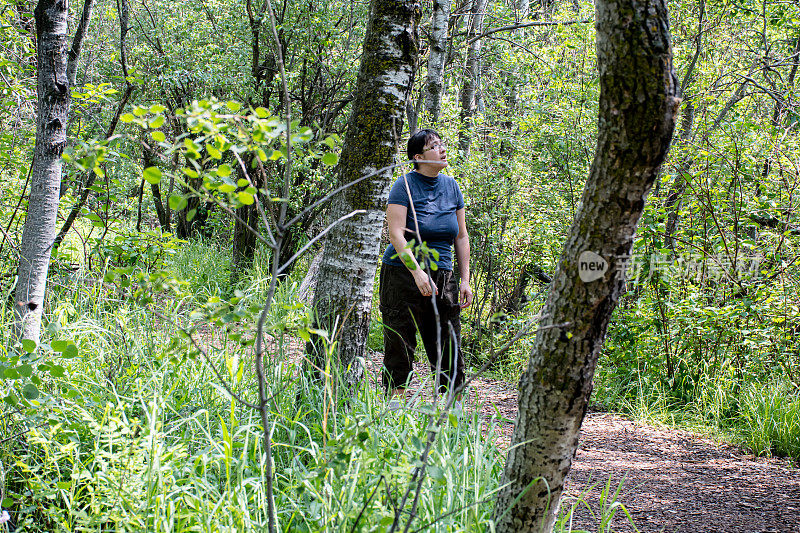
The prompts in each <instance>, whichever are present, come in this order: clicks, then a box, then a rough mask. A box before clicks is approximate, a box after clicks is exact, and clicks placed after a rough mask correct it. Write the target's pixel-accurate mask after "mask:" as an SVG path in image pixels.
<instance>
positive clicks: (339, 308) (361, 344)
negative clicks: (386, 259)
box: [314, 0, 420, 384]
mask: <svg viewBox="0 0 800 533" xmlns="http://www.w3.org/2000/svg"><path fill="white" fill-rule="evenodd" d="M419 16H420V7H419V4H418V3H416V1H414V0H372V5H371V8H370V20H369V24H368V26H367V32H366V37H365V40H364V51H363V54H362V57H361V66H360V69H359V74H358V82H357V87H356V95H355V99H354V102H353V111H352V115H351V116H350V120H349V122H348V126H347V133H346V135H345V141H344V147H343V149H342V158H341V161H340V162H339V166H338V167H337V173H338V175H339V182H340V184H345V183H349V182H350V181H352V180H354V179H356V178H359V177H362V176H365V175H368V174H371V173H373V172H375V170H376V169H380V168H383V167H386V166H389V165H391V164H392V163H393V162H394V160H395V157H396V155H397V152H398V148H399V143H400V134H401V131H402V126H403V117H404V112H405V105H406V101H407V99H408V94H409V92H410V91H411V87H412V85H413V81H414V66H415V64H416V56H417V53H418V52H417V23H418V21H419ZM391 179H392V171H385V172H381V173H380V174H376V175H374V176H372V177H370V178H367V179H365V180H364V181H362V182H360V183H359V184H357V185H355V186H353V187H351V188H349V189H346V190H345V191H344V192H342V193H340V194H339V195H338V196H337V197H336V200H335V202H334V205H333V209H332V211H333V217H332V219H333V220H336V219H337V218H339V217H340V216H342V215H345V214H347V213H350V212H352V211H355V210H364V211H366V213H365V214H363V215H359V216H356V217H352V218H350V219H348V220H346V221H344V222H342V223H340V224H339V225H338V226H336V228H335V229H333V230H332V231H331V232H330V233H329V234H328V237H327V239H326V241H325V253H324V256H323V260H322V265H321V266H320V271H319V278H318V280H317V285H316V288H315V291H314V313H315V318H316V321H317V324H318V326H319V327H321V328H323V329H326V330H328V331H329V332H331V333H337V334H338V335H339V337H338V348H339V357H340V359H341V361H342V363H343V365H344V366H345V367H348V366H349V368H350V370H349V371H348V374H347V376H346V380H347V381H348V383H351V384H353V383H356V382H358V381H359V380H360V379H361V376H362V373H363V369H362V367H361V364H360V358H362V357H363V355H364V349H365V347H366V340H367V336H368V333H369V317H370V307H371V302H372V287H373V280H374V278H375V270H376V268H377V262H378V257H379V246H380V234H381V228H382V225H383V218H384V209H385V208H386V198H387V196H388V192H389V187H390V185H391ZM339 331H340V333H339ZM351 363H355V364H351Z"/></svg>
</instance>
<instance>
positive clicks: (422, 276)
mask: <svg viewBox="0 0 800 533" xmlns="http://www.w3.org/2000/svg"><path fill="white" fill-rule="evenodd" d="M412 274H413V276H414V282H415V283H416V284H417V288H418V289H419V292H420V294H422V295H423V296H431V294H432V293H431V290H433V291H435V292H438V291H437V290H436V285H433V289H431V282H430V280H429V278H428V273H427V272H425V271H424V270H422V269H421V268H418V269H416V270H414V271H412Z"/></svg>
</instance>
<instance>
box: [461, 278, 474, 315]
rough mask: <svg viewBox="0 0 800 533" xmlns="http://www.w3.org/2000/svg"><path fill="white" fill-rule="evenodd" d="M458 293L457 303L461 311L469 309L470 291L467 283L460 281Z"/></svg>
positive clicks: (470, 301)
mask: <svg viewBox="0 0 800 533" xmlns="http://www.w3.org/2000/svg"><path fill="white" fill-rule="evenodd" d="M458 292H459V299H458V303H459V305H460V306H461V309H464V308H465V307H469V305H470V304H471V303H472V289H470V287H469V283H467V282H466V281H462V282H461V286H460V287H459V288H458Z"/></svg>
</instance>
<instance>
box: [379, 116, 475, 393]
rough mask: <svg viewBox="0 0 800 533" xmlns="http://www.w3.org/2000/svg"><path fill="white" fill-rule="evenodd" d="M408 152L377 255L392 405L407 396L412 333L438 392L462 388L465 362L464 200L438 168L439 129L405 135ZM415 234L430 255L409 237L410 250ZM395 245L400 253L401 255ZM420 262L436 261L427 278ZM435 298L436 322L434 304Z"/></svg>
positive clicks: (442, 155) (441, 163) (468, 299)
mask: <svg viewBox="0 0 800 533" xmlns="http://www.w3.org/2000/svg"><path fill="white" fill-rule="evenodd" d="M407 153H408V157H409V159H411V160H413V161H414V170H413V171H411V172H409V173H408V174H406V175H405V176H402V177H401V178H399V179H398V180H397V181H396V182H395V184H394V186H393V187H392V190H391V192H390V193H389V204H388V206H387V208H386V219H387V222H388V224H389V242H390V243H391V244H390V245H389V247H388V248H387V249H386V252H385V253H384V254H383V266H382V267H381V276H380V309H381V313H382V314H383V323H384V336H383V339H384V341H383V342H384V359H383V366H384V372H383V383H384V386H385V387H386V389H387V391H390V395H391V397H392V401H391V403H390V408H397V407H399V400H400V399H402V398H404V397H405V392H406V387H407V386H408V382H409V381H410V377H411V371H412V363H413V361H414V349H415V348H416V346H417V337H416V331H417V330H419V333H420V336H421V337H422V342H423V344H424V346H425V352H426V353H427V355H428V361H429V362H430V365H431V370H432V371H433V372H434V373H435V372H436V368H439V370H440V372H439V375H438V376H437V386H438V390H439V391H440V392H444V391H445V390H447V389H448V388H451V389H457V388H458V387H460V386H461V384H462V383H463V382H464V360H463V356H462V354H461V323H460V320H459V314H460V312H461V309H463V308H465V307H467V306H468V305H470V304H471V303H472V289H470V286H469V235H467V225H466V222H465V215H464V197H463V195H462V194H461V190H460V189H459V187H458V183H456V181H455V180H454V179H453V178H451V177H450V176H446V175H444V174H441V173H440V171H441V170H443V169H444V168H446V167H447V147H446V146H445V144H444V143H443V142H442V140H441V137H440V136H439V134H438V133H436V132H435V131H433V130H429V129H424V130H419V131H418V132H417V133H415V134H413V135H412V136H411V138H409V140H408V147H407ZM409 193H410V198H409ZM418 234H419V235H418ZM420 237H421V239H422V242H424V243H425V245H426V246H427V247H428V248H429V249H430V250H434V251H435V252H431V253H429V254H422V253H416V254H415V253H414V251H412V250H411V249H410V248H407V246H408V244H409V241H411V240H412V239H413V240H414V245H415V246H414V248H415V249H416V246H417V245H419V241H420ZM452 247H455V255H456V260H457V261H458V266H459V270H460V273H461V282H460V284H459V283H458V282H457V281H456V279H455V277H454V276H453V261H452V251H451V248H452ZM398 250H400V251H401V252H405V253H403V257H401V256H400V255H399V254H398ZM437 253H438V256H437ZM426 256H427V257H426ZM403 258H405V259H406V260H405V261H404V260H403ZM425 261H427V262H428V265H433V264H434V263H435V265H434V268H435V269H434V268H430V276H431V277H430V278H429V277H428V272H427V270H426V269H425V268H422V266H424V263H425ZM434 296H435V299H436V311H438V314H439V318H438V324H437V319H436V311H435V310H434V307H433V303H432V299H433V298H434ZM437 329H438V330H439V331H440V334H441V357H439V350H438V349H437V340H436V337H437Z"/></svg>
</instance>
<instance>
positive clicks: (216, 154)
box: [206, 143, 222, 159]
mask: <svg viewBox="0 0 800 533" xmlns="http://www.w3.org/2000/svg"><path fill="white" fill-rule="evenodd" d="M206 152H208V155H210V156H211V157H212V158H213V159H222V152H220V151H219V150H217V147H216V146H214V145H213V144H211V143H208V144H206Z"/></svg>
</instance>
